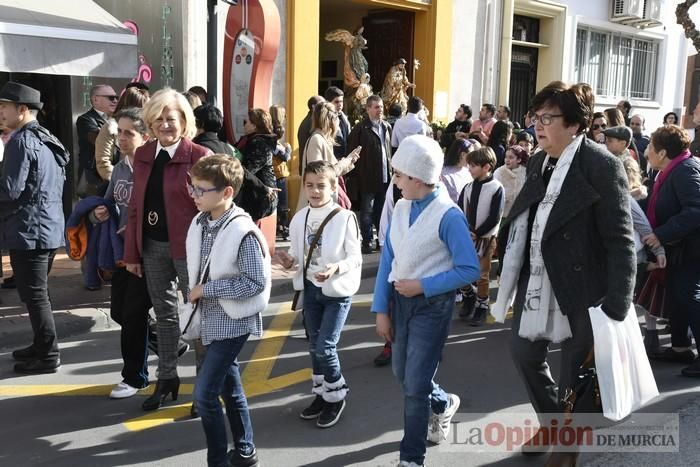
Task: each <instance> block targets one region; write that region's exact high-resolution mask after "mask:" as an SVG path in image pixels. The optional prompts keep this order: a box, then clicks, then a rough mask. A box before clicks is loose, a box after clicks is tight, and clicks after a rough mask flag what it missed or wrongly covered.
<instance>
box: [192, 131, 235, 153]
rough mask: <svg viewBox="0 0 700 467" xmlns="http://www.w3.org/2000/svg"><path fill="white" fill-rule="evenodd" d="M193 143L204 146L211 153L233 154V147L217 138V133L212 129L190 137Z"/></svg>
mask: <svg viewBox="0 0 700 467" xmlns="http://www.w3.org/2000/svg"><path fill="white" fill-rule="evenodd" d="M192 142H193V143H197V144H199V145H200V146H204V147H205V148H207V149H209V150H210V151H211V152H212V153H213V154H226V155H229V156H233V149H232V148H231V147H229V145H228V144H226V143H225V142H223V141H221V140H220V139H219V135H218V134H217V133H215V132H213V131H205V132H204V133H201V134H199V135H197V136H195V137H194V138H192Z"/></svg>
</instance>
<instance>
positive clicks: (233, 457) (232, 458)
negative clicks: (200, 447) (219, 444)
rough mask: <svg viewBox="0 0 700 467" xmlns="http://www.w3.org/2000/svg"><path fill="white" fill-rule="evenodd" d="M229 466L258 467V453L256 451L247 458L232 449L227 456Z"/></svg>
mask: <svg viewBox="0 0 700 467" xmlns="http://www.w3.org/2000/svg"><path fill="white" fill-rule="evenodd" d="M226 457H227V458H228V465H230V466H231V467H255V466H256V465H258V453H257V451H256V450H255V449H253V452H252V453H250V454H249V455H247V456H244V455H243V454H241V453H240V452H238V450H237V449H232V450H230V451H229V452H228V454H227V455H226Z"/></svg>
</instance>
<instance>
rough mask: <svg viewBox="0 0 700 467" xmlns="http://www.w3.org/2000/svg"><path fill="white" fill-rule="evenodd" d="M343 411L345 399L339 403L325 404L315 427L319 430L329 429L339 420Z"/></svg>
mask: <svg viewBox="0 0 700 467" xmlns="http://www.w3.org/2000/svg"><path fill="white" fill-rule="evenodd" d="M343 410H345V399H343V400H342V401H340V402H326V403H325V405H324V407H323V410H322V411H321V415H319V416H318V420H316V426H317V427H319V428H330V427H332V426H333V425H335V424H336V423H338V420H340V414H342V413H343Z"/></svg>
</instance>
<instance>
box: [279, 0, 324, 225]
mask: <svg viewBox="0 0 700 467" xmlns="http://www.w3.org/2000/svg"><path fill="white" fill-rule="evenodd" d="M319 15H320V1H319V0H288V3H287V25H288V27H287V127H286V134H287V141H289V144H291V145H292V149H293V152H292V160H291V162H290V172H291V175H290V176H289V178H287V193H288V197H289V198H288V200H289V207H290V209H291V213H292V214H293V213H294V211H295V210H296V205H297V200H298V198H299V188H300V186H301V180H300V178H299V175H298V174H299V141H297V129H298V128H299V125H300V124H301V121H302V120H303V119H304V117H306V114H307V113H308V111H309V108H308V107H307V105H306V102H307V101H308V100H309V97H311V96H313V95H315V94H316V93H317V92H318V89H317V88H318V66H319V65H318V64H319V43H318V35H319V21H318V19H319Z"/></svg>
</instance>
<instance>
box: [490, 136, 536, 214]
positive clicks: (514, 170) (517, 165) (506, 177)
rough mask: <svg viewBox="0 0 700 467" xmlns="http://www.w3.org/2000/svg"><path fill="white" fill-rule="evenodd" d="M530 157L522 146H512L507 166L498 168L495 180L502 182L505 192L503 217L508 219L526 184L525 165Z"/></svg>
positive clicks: (507, 153) (507, 155) (509, 149)
mask: <svg viewBox="0 0 700 467" xmlns="http://www.w3.org/2000/svg"><path fill="white" fill-rule="evenodd" d="M528 157H529V155H528V153H527V151H526V150H525V149H524V148H523V147H522V146H511V147H509V148H508V150H507V151H506V159H505V165H502V166H501V167H499V168H497V169H496V171H495V172H494V173H493V178H495V179H496V180H498V181H499V182H501V185H503V190H504V192H505V199H506V202H505V208H504V209H503V217H508V213H509V212H510V208H511V207H512V206H513V201H515V198H517V197H518V193H520V190H521V189H522V187H523V184H524V183H525V164H527V159H528Z"/></svg>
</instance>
